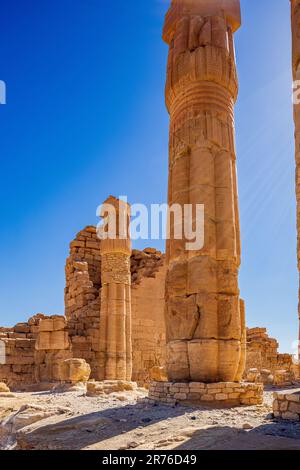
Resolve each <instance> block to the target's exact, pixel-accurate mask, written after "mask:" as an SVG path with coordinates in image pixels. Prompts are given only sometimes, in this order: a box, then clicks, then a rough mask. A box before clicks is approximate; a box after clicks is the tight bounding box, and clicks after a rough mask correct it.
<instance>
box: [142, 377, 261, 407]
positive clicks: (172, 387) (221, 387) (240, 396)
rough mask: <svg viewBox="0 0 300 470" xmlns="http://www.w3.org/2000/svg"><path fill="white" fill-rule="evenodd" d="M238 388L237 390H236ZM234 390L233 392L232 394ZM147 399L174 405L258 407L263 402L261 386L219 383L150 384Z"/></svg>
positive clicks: (243, 383)
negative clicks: (205, 404)
mask: <svg viewBox="0 0 300 470" xmlns="http://www.w3.org/2000/svg"><path fill="white" fill-rule="evenodd" d="M237 387H238V388H237ZM232 390H234V392H232ZM149 399H150V401H152V402H160V403H165V404H170V405H174V404H176V403H194V404H204V403H207V404H210V405H217V404H218V405H223V406H228V405H233V406H239V405H259V404H261V403H262V402H263V385H262V384H249V383H245V382H242V383H240V384H237V383H235V382H221V383H210V384H207V383H202V382H189V383H185V384H182V383H172V382H165V383H160V382H151V384H150V389H149Z"/></svg>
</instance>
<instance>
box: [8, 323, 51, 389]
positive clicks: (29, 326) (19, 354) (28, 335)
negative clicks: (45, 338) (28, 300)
mask: <svg viewBox="0 0 300 470" xmlns="http://www.w3.org/2000/svg"><path fill="white" fill-rule="evenodd" d="M44 317H45V316H44V315H42V314H38V315H35V316H34V317H32V318H30V319H29V320H28V322H24V323H18V324H17V325H15V326H14V327H10V328H0V341H2V342H3V343H4V345H5V364H0V382H5V383H6V384H7V385H8V386H9V387H10V388H12V389H14V388H17V389H20V388H22V387H23V386H26V385H29V384H32V383H34V382H35V360H34V355H35V343H36V338H37V334H38V322H39V320H40V318H44Z"/></svg>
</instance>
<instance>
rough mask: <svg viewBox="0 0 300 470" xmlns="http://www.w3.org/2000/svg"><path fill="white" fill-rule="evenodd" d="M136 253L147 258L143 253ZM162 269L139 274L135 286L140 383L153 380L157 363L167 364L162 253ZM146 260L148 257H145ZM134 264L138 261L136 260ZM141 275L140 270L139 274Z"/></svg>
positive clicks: (134, 339)
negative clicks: (152, 375)
mask: <svg viewBox="0 0 300 470" xmlns="http://www.w3.org/2000/svg"><path fill="white" fill-rule="evenodd" d="M136 256H138V257H140V256H141V257H142V259H144V255H143V252H140V254H137V253H136ZM157 256H158V259H157V262H158V265H159V266H158V268H157V267H156V268H155V270H154V271H151V270H149V271H147V272H148V274H150V277H146V276H145V272H146V271H144V277H141V278H139V277H137V279H139V282H138V283H135V284H134V285H133V286H132V290H131V296H132V346H133V376H132V380H134V381H136V382H138V383H139V384H144V383H146V382H148V381H149V378H150V377H149V372H150V370H151V368H152V367H154V366H164V365H165V361H166V333H165V318H164V308H165V277H166V266H165V265H164V263H163V262H164V257H163V256H161V254H158V255H157ZM145 262H146V260H145ZM133 265H135V263H134V262H133ZM139 274H140V273H139Z"/></svg>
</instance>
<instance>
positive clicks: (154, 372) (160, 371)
mask: <svg viewBox="0 0 300 470" xmlns="http://www.w3.org/2000/svg"><path fill="white" fill-rule="evenodd" d="M150 380H151V381H154V382H167V380H168V377H167V371H166V369H165V367H159V366H154V367H152V368H151V369H150Z"/></svg>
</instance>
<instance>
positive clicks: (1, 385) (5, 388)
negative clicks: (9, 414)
mask: <svg viewBox="0 0 300 470" xmlns="http://www.w3.org/2000/svg"><path fill="white" fill-rule="evenodd" d="M0 392H10V389H9V387H8V386H7V385H6V384H5V383H3V382H0Z"/></svg>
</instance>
